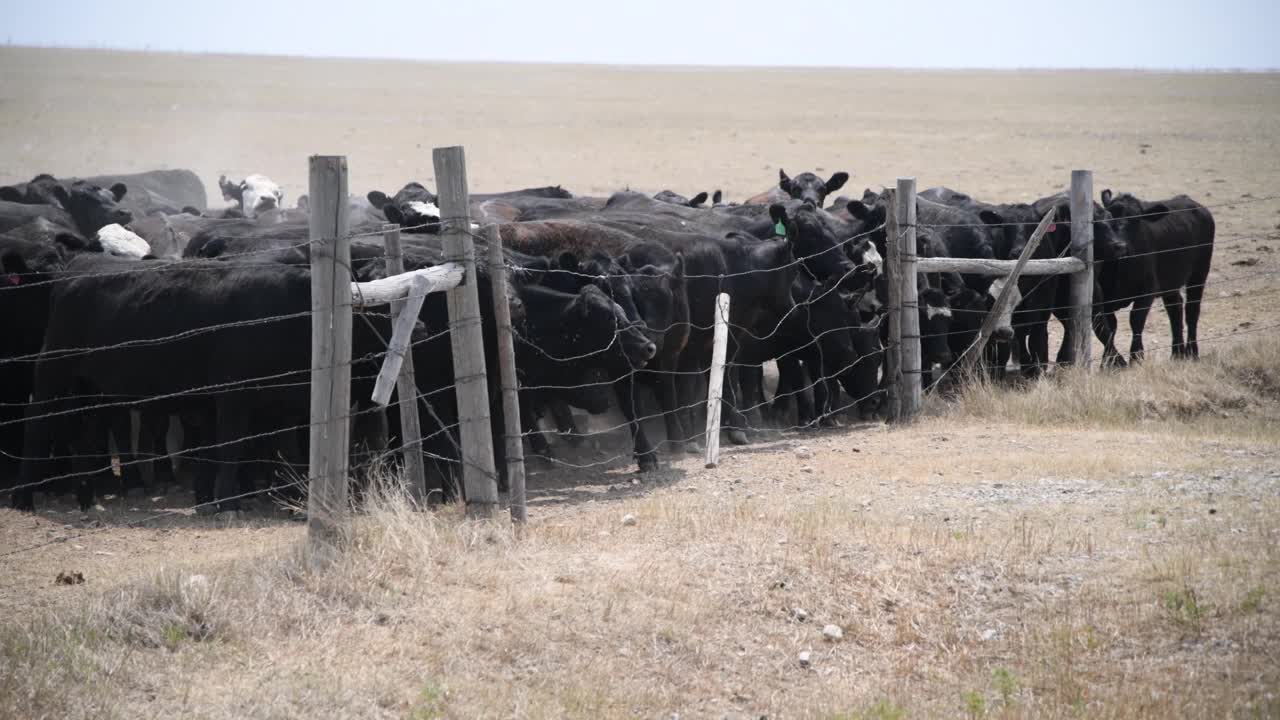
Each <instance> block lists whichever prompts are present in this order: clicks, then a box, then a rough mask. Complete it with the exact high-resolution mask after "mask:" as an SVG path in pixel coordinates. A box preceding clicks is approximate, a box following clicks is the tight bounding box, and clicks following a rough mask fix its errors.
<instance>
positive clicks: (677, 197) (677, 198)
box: [653, 190, 719, 208]
mask: <svg viewBox="0 0 1280 720" xmlns="http://www.w3.org/2000/svg"><path fill="white" fill-rule="evenodd" d="M717 192H719V191H717ZM653 199H654V200H657V201H658V202H664V203H670V204H672V205H684V206H685V207H692V208H696V207H702V205H703V203H705V202H706V201H707V194H706V193H705V192H700V193H698V194H697V195H694V196H693V197H692V198H687V197H685V196H683V195H681V194H679V193H676V192H672V191H670V190H663V191H662V192H660V193H658V194H657V195H654V196H653Z"/></svg>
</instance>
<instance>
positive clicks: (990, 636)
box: [982, 628, 999, 642]
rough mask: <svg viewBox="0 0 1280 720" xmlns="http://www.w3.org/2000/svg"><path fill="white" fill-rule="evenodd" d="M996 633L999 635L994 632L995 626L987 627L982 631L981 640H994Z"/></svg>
mask: <svg viewBox="0 0 1280 720" xmlns="http://www.w3.org/2000/svg"><path fill="white" fill-rule="evenodd" d="M997 635H999V633H998V632H996V629H995V628H987V629H986V630H983V631H982V640H983V642H989V641H991V640H995V639H996V636H997Z"/></svg>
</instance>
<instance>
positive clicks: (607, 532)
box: [599, 530, 609, 537]
mask: <svg viewBox="0 0 1280 720" xmlns="http://www.w3.org/2000/svg"><path fill="white" fill-rule="evenodd" d="M599 534H600V537H609V531H608V530H601V531H600V533H599Z"/></svg>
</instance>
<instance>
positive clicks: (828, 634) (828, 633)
mask: <svg viewBox="0 0 1280 720" xmlns="http://www.w3.org/2000/svg"><path fill="white" fill-rule="evenodd" d="M822 637H824V638H826V639H828V640H833V641H834V640H839V639H841V638H843V637H844V630H841V629H840V626H839V625H827V626H825V627H823V628H822Z"/></svg>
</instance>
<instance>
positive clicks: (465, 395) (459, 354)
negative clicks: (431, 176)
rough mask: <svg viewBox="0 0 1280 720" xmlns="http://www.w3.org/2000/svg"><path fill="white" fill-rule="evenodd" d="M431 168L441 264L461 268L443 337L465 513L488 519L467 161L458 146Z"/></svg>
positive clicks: (484, 402)
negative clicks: (449, 361) (454, 400)
mask: <svg viewBox="0 0 1280 720" xmlns="http://www.w3.org/2000/svg"><path fill="white" fill-rule="evenodd" d="M431 160H432V162H433V164H434V165H435V171H436V186H437V188H436V189H437V190H438V191H439V192H438V196H437V197H438V200H439V205H440V222H441V234H442V235H443V245H444V254H445V260H446V261H448V262H456V263H461V264H462V266H463V267H464V268H465V273H466V275H465V277H464V279H463V281H462V285H461V286H459V287H457V288H454V289H452V290H450V291H449V292H448V295H447V302H448V306H449V337H450V342H451V345H452V347H453V376H454V382H455V386H454V387H455V391H456V393H457V397H458V425H459V435H460V437H461V439H462V486H463V492H464V493H465V495H466V499H467V511H468V512H469V513H470V514H472V515H479V516H488V515H492V514H493V513H494V511H495V510H496V509H497V507H498V483H497V473H496V471H495V469H494V463H493V430H492V429H491V428H490V426H489V386H488V382H487V378H486V372H485V362H484V334H483V333H482V332H481V328H480V297H479V293H478V291H477V290H476V285H477V282H476V257H475V254H476V253H475V243H474V242H472V240H471V215H470V211H469V210H468V206H469V204H470V196H469V194H468V192H467V161H466V154H465V153H464V152H463V150H462V147H461V146H453V147H444V148H436V149H435V150H433V151H432V153H431Z"/></svg>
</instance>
